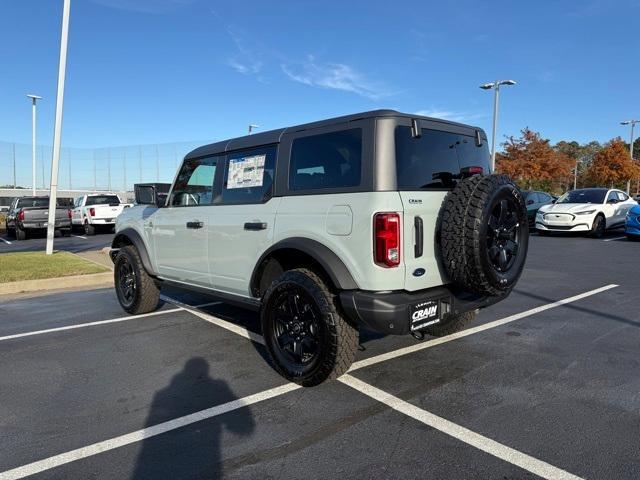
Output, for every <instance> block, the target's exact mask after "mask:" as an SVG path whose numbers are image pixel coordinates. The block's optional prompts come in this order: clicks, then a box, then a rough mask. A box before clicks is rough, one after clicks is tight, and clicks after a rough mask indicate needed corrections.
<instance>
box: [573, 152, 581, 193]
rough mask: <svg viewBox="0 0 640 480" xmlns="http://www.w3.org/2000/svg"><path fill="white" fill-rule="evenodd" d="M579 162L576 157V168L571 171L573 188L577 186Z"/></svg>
mask: <svg viewBox="0 0 640 480" xmlns="http://www.w3.org/2000/svg"><path fill="white" fill-rule="evenodd" d="M579 163H580V159H579V158H576V169H575V170H574V172H573V189H574V190H576V189H577V188H578V164H579Z"/></svg>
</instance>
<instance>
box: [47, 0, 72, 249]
mask: <svg viewBox="0 0 640 480" xmlns="http://www.w3.org/2000/svg"><path fill="white" fill-rule="evenodd" d="M70 9H71V0H64V4H63V8H62V33H61V35H60V62H59V64H58V91H57V93H56V120H55V125H54V128H53V155H52V158H51V187H50V189H51V190H50V192H49V193H50V194H49V219H48V221H47V247H46V254H47V255H51V254H52V253H53V236H54V233H55V227H56V196H57V194H58V165H59V163H60V141H61V139H62V107H63V106H64V78H65V74H66V71H67V41H68V39H69V10H70Z"/></svg>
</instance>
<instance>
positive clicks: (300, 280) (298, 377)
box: [260, 268, 359, 387]
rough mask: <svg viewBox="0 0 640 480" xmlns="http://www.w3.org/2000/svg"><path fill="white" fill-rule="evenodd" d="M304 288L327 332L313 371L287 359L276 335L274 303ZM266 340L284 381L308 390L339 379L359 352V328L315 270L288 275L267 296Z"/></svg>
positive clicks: (263, 310) (264, 309)
mask: <svg viewBox="0 0 640 480" xmlns="http://www.w3.org/2000/svg"><path fill="white" fill-rule="evenodd" d="M292 286H293V287H295V288H301V289H302V290H304V292H306V294H307V295H308V297H310V298H311V299H312V301H313V302H314V303H315V306H316V307H317V309H318V311H319V312H320V316H321V322H320V323H321V327H320V329H321V331H322V332H323V339H324V341H323V342H322V345H321V347H320V353H318V355H319V358H318V360H317V362H316V364H315V366H314V367H313V369H312V370H310V371H305V370H304V369H303V368H302V367H297V366H296V365H295V364H293V363H291V362H287V361H286V360H283V356H282V354H279V351H280V350H279V346H278V344H277V340H276V338H275V336H274V333H273V322H274V320H273V315H270V312H271V310H270V309H273V308H274V305H273V302H274V301H275V297H276V296H277V295H281V294H282V292H283V291H286V289H287V288H291V287H292ZM260 322H261V325H262V332H263V337H264V340H265V345H266V347H267V351H268V352H269V356H270V357H271V361H272V364H273V366H274V368H275V369H276V371H277V372H278V373H280V375H282V376H283V377H284V378H286V379H288V380H290V381H292V382H295V383H297V384H299V385H302V386H304V387H312V386H315V385H319V384H321V383H322V382H324V381H326V380H331V379H335V378H338V377H339V376H340V375H342V374H343V373H345V372H346V371H347V370H349V368H350V367H351V364H352V363H353V360H354V358H355V355H356V352H357V351H358V341H359V335H358V329H357V328H356V327H355V326H354V325H352V324H351V323H350V322H349V321H348V320H347V319H346V318H345V317H344V315H343V314H342V312H341V310H340V307H339V304H338V301H337V298H336V295H334V294H333V293H332V292H331V291H330V290H329V288H328V286H327V285H326V283H325V282H324V281H323V280H322V279H321V278H320V276H318V275H317V274H316V273H314V272H313V271H311V270H308V269H305V268H299V269H294V270H288V271H286V272H284V273H283V274H282V275H281V276H280V277H279V278H278V279H277V280H276V281H274V282H273V283H272V284H271V285H270V286H269V288H268V289H267V291H266V292H265V294H264V296H263V301H262V308H261V311H260Z"/></svg>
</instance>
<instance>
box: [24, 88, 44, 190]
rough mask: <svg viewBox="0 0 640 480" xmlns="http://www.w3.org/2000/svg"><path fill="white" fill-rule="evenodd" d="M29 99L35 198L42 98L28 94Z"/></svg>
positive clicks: (32, 176)
mask: <svg viewBox="0 0 640 480" xmlns="http://www.w3.org/2000/svg"><path fill="white" fill-rule="evenodd" d="M27 97H29V98H30V99H31V163H32V165H31V169H32V172H31V181H32V182H33V183H32V184H31V185H33V187H32V193H33V196H34V197H35V196H36V102H37V101H38V100H42V97H40V96H38V95H33V94H31V93H29V94H27Z"/></svg>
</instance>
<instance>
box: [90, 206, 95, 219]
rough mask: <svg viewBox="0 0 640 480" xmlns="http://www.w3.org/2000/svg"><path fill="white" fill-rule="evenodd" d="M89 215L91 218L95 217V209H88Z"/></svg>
mask: <svg viewBox="0 0 640 480" xmlns="http://www.w3.org/2000/svg"><path fill="white" fill-rule="evenodd" d="M89 215H91V216H92V217H95V216H96V209H95V208H90V209H89Z"/></svg>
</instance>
